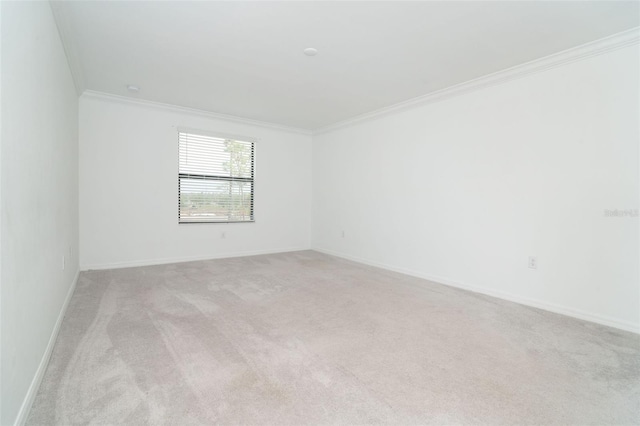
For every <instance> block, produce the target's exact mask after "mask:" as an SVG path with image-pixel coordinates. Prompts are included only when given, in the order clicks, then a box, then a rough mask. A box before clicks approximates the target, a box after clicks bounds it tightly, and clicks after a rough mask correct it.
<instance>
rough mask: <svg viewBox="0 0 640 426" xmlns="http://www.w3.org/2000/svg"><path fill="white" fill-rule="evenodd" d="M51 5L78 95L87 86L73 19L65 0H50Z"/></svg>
mask: <svg viewBox="0 0 640 426" xmlns="http://www.w3.org/2000/svg"><path fill="white" fill-rule="evenodd" d="M49 6H51V11H52V12H53V18H54V21H55V22H56V27H57V28H58V34H59V35H60V40H61V41H62V47H63V48H64V53H65V56H66V57H67V63H68V64H69V69H70V70H71V77H72V78H73V84H74V85H75V87H76V93H77V94H78V96H80V95H81V94H82V92H84V89H85V88H86V87H87V85H86V80H85V76H84V71H83V69H82V63H81V62H80V56H79V55H78V48H77V46H76V44H75V42H74V40H75V39H74V37H73V34H72V33H73V30H72V25H71V21H70V20H69V17H68V15H67V12H66V11H65V9H64V6H63V2H59V1H54V0H50V1H49Z"/></svg>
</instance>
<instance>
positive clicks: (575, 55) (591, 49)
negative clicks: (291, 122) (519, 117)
mask: <svg viewBox="0 0 640 426" xmlns="http://www.w3.org/2000/svg"><path fill="white" fill-rule="evenodd" d="M639 42H640V27H636V28H632V29H630V30H627V31H623V32H620V33H617V34H613V35H611V36H608V37H605V38H602V39H599V40H596V41H593V42H590V43H586V44H582V45H580V46H576V47H572V48H570V49H567V50H563V51H561V52H558V53H554V54H551V55H549V56H545V57H542V58H540V59H535V60H533V61H530V62H525V63H524V64H521V65H516V66H514V67H511V68H507V69H504V70H501V71H497V72H494V73H491V74H487V75H484V76H482V77H479V78H476V79H473V80H469V81H466V82H464V83H460V84H456V85H454V86H450V87H447V88H444V89H441V90H436V91H434V92H431V93H427V94H426V95H422V96H418V97H415V98H411V99H408V100H406V101H403V102H399V103H397V104H394V105H391V106H388V107H384V108H380V109H377V110H375V111H371V112H367V113H364V114H360V115H357V116H355V117H352V118H349V119H346V120H342V121H339V122H337V123H333V124H330V125H328V126H324V127H321V128H318V129H315V130H314V131H313V134H314V135H319V134H323V133H327V132H331V131H334V130H338V129H342V128H344V127H348V126H352V125H354V124H358V123H362V122H364V121H368V120H372V119H374V118H379V117H382V116H385V115H388V114H392V113H394V112H399V111H402V110H405V109H408V108H411V107H417V106H422V105H427V104H430V103H434V102H439V101H443V100H445V99H449V98H453V97H455V96H460V95H463V94H465V93H469V92H472V91H476V90H480V89H483V88H486V87H490V86H496V85H499V84H504V83H507V82H509V81H511V80H515V79H519V78H522V77H525V76H527V75H530V74H535V73H539V72H543V71H546V70H549V69H551V68H556V67H559V66H562V65H565V64H569V63H572V62H576V61H580V60H582V59H587V58H591V57H594V56H598V55H601V54H603V53H607V52H611V51H613V50H617V49H621V48H624V47H628V46H633V45H636V44H638V43H639Z"/></svg>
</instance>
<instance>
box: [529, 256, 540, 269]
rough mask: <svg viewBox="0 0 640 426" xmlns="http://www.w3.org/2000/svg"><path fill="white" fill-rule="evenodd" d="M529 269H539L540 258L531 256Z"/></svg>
mask: <svg viewBox="0 0 640 426" xmlns="http://www.w3.org/2000/svg"><path fill="white" fill-rule="evenodd" d="M529 269H538V258H537V257H535V256H529Z"/></svg>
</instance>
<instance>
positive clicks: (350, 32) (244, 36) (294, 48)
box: [53, 1, 640, 130]
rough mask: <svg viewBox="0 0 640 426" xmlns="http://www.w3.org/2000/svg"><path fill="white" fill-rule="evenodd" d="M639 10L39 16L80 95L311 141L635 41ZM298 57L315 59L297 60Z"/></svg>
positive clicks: (363, 8) (608, 6)
mask: <svg viewBox="0 0 640 426" xmlns="http://www.w3.org/2000/svg"><path fill="white" fill-rule="evenodd" d="M639 5H640V3H639V2H637V1H632V2H626V1H621V2H619V1H587V2H582V1H502V2H492V1H469V2H458V1H424V2H397V1H396V2H369V1H358V2H327V1H316V2H269V1H262V2H243V1H234V2H187V1H168V2H134V1H106V2H105V1H75V2H60V1H58V2H55V3H54V4H53V8H54V12H55V14H56V19H57V21H58V26H59V28H60V32H61V35H62V38H63V42H64V44H65V49H66V51H67V55H68V56H69V61H70V64H71V67H72V70H73V71H74V77H75V78H76V80H77V81H76V84H77V85H78V86H79V87H80V90H85V89H89V90H94V91H100V92H105V93H109V94H115V95H121V96H130V97H135V98H141V99H145V100H150V101H155V102H162V103H168V104H173V105H179V106H184V107H190V108H196V109H201V110H206V111H210V112H215V113H221V114H229V115H234V116H237V117H243V118H248V119H253V120H260V121H265V122H269V123H274V124H280V125H285V126H290V127H296V128H301V129H308V130H314V129H318V128H322V127H324V126H328V125H330V124H333V123H336V122H339V121H342V120H346V119H349V118H351V117H354V116H357V115H360V114H364V113H367V112H370V111H374V110H377V109H380V108H384V107H387V106H390V105H393V104H396V103H399V102H402V101H405V100H408V99H411V98H414V97H417V96H422V95H425V94H428V93H431V92H434V91H436V90H440V89H443V88H446V87H449V86H452V85H455V84H458V83H462V82H465V81H468V80H471V79H474V78H478V77H480V76H483V75H486V74H489V73H492V72H496V71H499V70H502V69H505V68H509V67H512V66H515V65H518V64H522V63H524V62H528V61H531V60H534V59H537V58H540V57H543V56H547V55H550V54H552V53H556V52H559V51H562V50H565V49H568V48H571V47H574V46H578V45H580V44H584V43H587V42H590V41H593V40H597V39H600V38H603V37H606V36H608V35H611V34H614V33H618V32H621V31H624V30H628V29H630V28H634V27H637V26H638V25H640V22H639V19H640V18H639V16H640V9H639ZM307 47H314V48H316V49H318V51H319V53H318V55H317V56H313V57H309V56H305V55H304V54H303V49H305V48H307ZM129 84H133V85H137V86H139V87H140V91H139V93H137V94H133V93H129V92H128V91H127V88H126V86H127V85H129Z"/></svg>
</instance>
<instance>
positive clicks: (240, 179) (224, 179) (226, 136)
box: [177, 127, 257, 225]
mask: <svg viewBox="0 0 640 426" xmlns="http://www.w3.org/2000/svg"><path fill="white" fill-rule="evenodd" d="M182 133H184V134H191V135H194V136H200V137H211V138H216V139H224V140H233V141H236V142H244V143H249V144H250V146H251V156H250V163H251V177H232V176H218V175H205V174H195V173H181V171H180V159H181V157H180V135H181V134H182ZM177 134H178V144H177V145H178V225H191V224H216V223H217V224H228V223H255V221H256V219H255V193H256V191H255V149H256V147H255V145H256V142H257V139H256V138H252V137H247V136H239V135H230V134H225V133H219V132H210V131H206V130H198V129H190V128H185V127H177ZM182 179H201V180H209V181H217V182H247V183H250V184H251V197H250V200H251V205H250V210H249V218H250V219H247V220H195V221H184V220H183V219H182V215H181V207H180V206H181V197H182V191H181V188H180V187H181V180H182Z"/></svg>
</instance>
